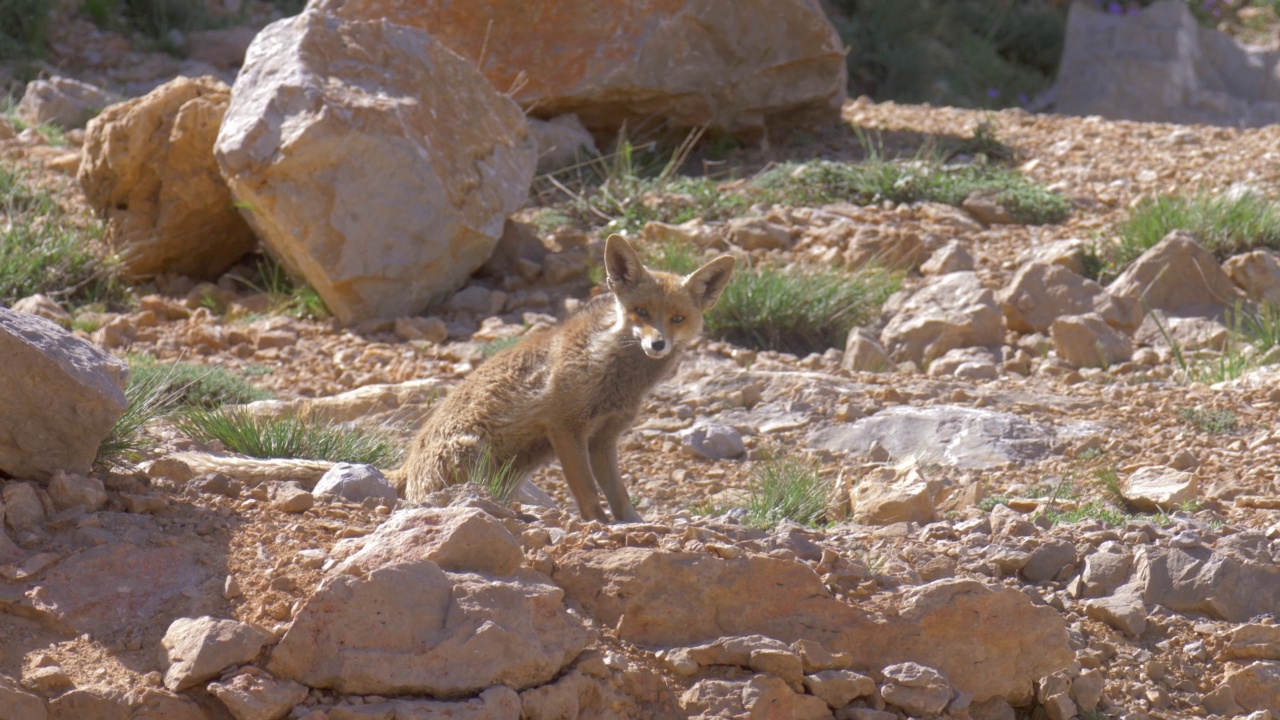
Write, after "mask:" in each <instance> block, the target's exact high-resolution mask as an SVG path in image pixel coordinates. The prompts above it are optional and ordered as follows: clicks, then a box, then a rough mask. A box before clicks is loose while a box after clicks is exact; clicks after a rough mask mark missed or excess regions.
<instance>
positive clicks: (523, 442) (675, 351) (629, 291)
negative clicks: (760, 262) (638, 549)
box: [397, 234, 734, 523]
mask: <svg viewBox="0 0 1280 720" xmlns="http://www.w3.org/2000/svg"><path fill="white" fill-rule="evenodd" d="M604 265H605V288H606V291H605V292H602V293H600V294H599V295H597V296H596V297H594V298H592V299H591V300H590V301H588V302H587V303H585V304H584V305H583V307H582V308H581V309H579V310H578V311H577V312H576V313H573V314H571V315H570V316H569V317H568V318H567V319H566V320H564V321H563V322H562V323H561V324H559V325H557V326H555V327H549V328H540V329H536V330H531V331H530V332H528V333H526V334H525V336H524V337H523V338H522V339H521V341H520V342H518V343H517V344H515V345H514V346H512V347H510V348H508V349H506V350H503V351H502V352H499V353H498V354H496V355H494V356H493V357H492V358H490V359H489V360H487V361H486V362H484V363H483V364H481V365H480V366H479V367H477V368H476V369H475V370H474V371H473V372H472V373H471V374H470V375H468V376H467V378H466V379H465V380H463V382H462V383H460V384H459V385H458V386H457V387H456V388H454V389H453V391H452V392H450V393H449V394H447V395H446V396H445V397H444V398H443V399H442V400H440V401H439V403H438V406H437V407H436V408H435V409H434V410H433V411H432V412H431V414H430V415H429V416H428V417H427V419H426V420H425V421H424V422H423V424H422V426H421V428H420V429H419V432H418V434H417V436H416V438H415V439H414V441H413V443H412V446H411V448H410V452H409V455H408V459H407V461H406V462H405V464H404V466H403V468H402V471H401V474H400V477H399V478H397V480H398V484H399V485H400V488H399V489H401V491H402V492H401V495H402V496H403V497H404V498H405V499H406V500H408V501H409V502H421V501H422V500H423V498H424V497H425V496H426V495H427V494H429V493H432V492H435V491H437V490H440V489H442V488H444V487H445V486H448V485H454V484H458V483H463V482H466V481H467V480H468V479H469V477H468V475H469V473H470V472H472V471H474V470H475V469H476V468H479V467H484V466H487V467H506V468H509V472H511V473H512V475H511V477H514V478H523V477H524V476H525V475H527V474H528V473H529V472H530V471H532V470H534V469H536V468H537V467H540V466H541V465H543V464H545V463H547V462H549V461H550V460H551V458H552V457H555V458H557V459H558V460H559V461H560V467H561V469H562V471H563V474H564V479H565V481H566V483H567V484H568V487H569V491H570V493H571V494H572V495H573V498H574V500H575V501H576V502H577V505H578V511H579V512H580V513H581V515H582V517H583V518H585V519H587V520H597V521H600V522H606V523H607V522H609V519H608V516H606V515H605V512H604V509H603V507H602V506H601V504H600V495H599V492H601V491H602V492H603V493H604V497H605V499H606V500H607V501H608V503H609V509H610V511H611V513H612V515H613V519H614V520H615V521H617V522H631V523H634V522H642V519H641V517H640V515H639V513H637V512H636V509H635V507H634V506H633V505H632V502H631V498H630V495H629V494H628V492H627V488H626V487H625V485H624V483H623V481H622V477H621V476H620V475H619V472H618V438H619V437H620V436H621V435H622V433H623V432H624V431H625V430H627V429H628V428H629V427H631V425H632V423H633V422H635V419H636V417H637V416H638V415H639V412H640V405H641V403H642V402H643V400H644V398H645V397H646V396H647V395H648V393H649V391H650V390H651V389H652V388H653V386H654V385H655V384H657V383H658V381H659V380H661V379H662V378H664V377H665V376H666V375H667V374H668V373H670V372H671V371H672V370H673V369H674V368H675V366H676V364H677V361H678V359H679V357H680V355H681V353H682V351H683V350H684V349H685V348H686V347H687V346H688V344H689V342H690V341H692V340H693V339H694V338H696V337H697V336H698V335H700V334H701V332H702V326H703V317H704V316H705V315H706V313H707V312H709V311H710V310H711V309H712V308H713V307H715V305H716V302H717V300H719V298H720V294H721V292H722V291H723V290H724V288H725V286H726V285H727V284H728V282H729V278H730V276H731V275H732V274H733V269H734V258H733V256H731V255H721V256H719V257H716V258H715V259H713V260H710V261H709V262H707V263H706V264H705V265H703V266H702V267H699V268H698V269H697V270H695V271H693V272H692V273H690V274H689V275H687V276H682V275H678V274H675V273H669V272H664V271H660V270H655V269H650V268H648V267H646V266H645V265H644V263H643V262H642V261H641V258H640V255H639V254H638V253H637V252H636V250H635V248H633V247H632V246H631V244H630V243H629V242H627V240H626V239H625V238H624V237H622V236H621V235H616V234H615V235H610V236H609V238H608V239H607V240H606V241H605V248H604Z"/></svg>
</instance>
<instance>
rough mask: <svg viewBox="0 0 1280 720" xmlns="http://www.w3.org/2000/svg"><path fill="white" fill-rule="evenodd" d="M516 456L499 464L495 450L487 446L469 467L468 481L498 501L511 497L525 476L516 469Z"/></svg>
mask: <svg viewBox="0 0 1280 720" xmlns="http://www.w3.org/2000/svg"><path fill="white" fill-rule="evenodd" d="M515 462H516V460H515V458H511V459H509V460H507V461H506V462H504V463H501V464H499V463H498V461H497V459H495V458H494V457H493V452H492V451H491V450H490V449H489V448H488V447H485V448H484V449H482V450H481V451H480V454H479V455H477V456H476V458H475V461H474V462H472V463H471V467H469V468H467V483H468V484H470V485H472V486H473V487H476V488H478V489H479V490H480V491H481V492H483V493H484V494H486V495H488V496H489V497H491V498H493V499H494V500H497V501H498V502H506V501H507V500H509V499H511V493H513V492H515V489H516V486H517V485H519V484H520V480H522V479H523V476H522V475H520V474H519V473H517V472H516V470H515Z"/></svg>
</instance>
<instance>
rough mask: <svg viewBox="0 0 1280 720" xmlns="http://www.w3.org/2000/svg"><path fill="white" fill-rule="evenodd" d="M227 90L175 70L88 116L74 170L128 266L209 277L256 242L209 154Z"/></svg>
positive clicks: (138, 271) (133, 270)
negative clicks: (165, 78) (166, 79)
mask: <svg viewBox="0 0 1280 720" xmlns="http://www.w3.org/2000/svg"><path fill="white" fill-rule="evenodd" d="M230 97H231V95H230V88H228V87H227V85H226V83H223V82H222V81H221V80H218V79H217V78H213V77H202V78H194V79H192V78H186V77H179V78H176V79H174V80H172V81H171V82H168V83H166V84H164V85H161V86H160V87H158V88H156V89H155V90H153V91H151V92H150V93H149V94H147V95H144V96H143V97H140V98H134V99H132V100H127V101H125V102H122V103H119V104H117V105H112V106H111V107H108V108H107V109H106V110H103V111H102V114H100V115H98V116H97V117H96V118H94V119H93V120H91V121H90V122H89V126H88V128H87V129H86V130H85V139H84V148H83V151H82V155H81V162H80V171H79V174H78V176H77V179H78V180H79V181H80V185H81V186H82V187H83V188H84V192H85V196H86V197H88V199H89V204H90V205H92V206H93V207H94V209H95V210H97V211H98V214H99V215H100V216H102V217H103V218H104V219H105V220H106V222H107V231H106V235H105V239H106V241H107V243H108V244H110V245H111V247H112V249H113V250H114V251H115V252H116V253H118V254H119V255H120V257H121V259H122V260H123V269H124V271H125V272H126V273H127V274H128V275H130V276H133V277H138V278H143V277H150V276H153V275H158V274H160V273H166V272H173V273H180V274H183V275H191V276H195V277H203V278H215V277H218V276H219V275H221V274H222V273H223V272H224V271H225V270H226V269H227V268H229V267H231V265H232V264H233V263H234V262H235V261H236V260H238V259H239V258H240V257H241V256H242V255H244V254H245V253H246V252H248V251H249V250H250V249H252V248H253V246H254V244H255V243H256V240H255V238H254V235H253V231H252V230H251V229H250V228H249V226H248V225H247V224H246V223H245V221H244V219H243V218H241V217H240V214H239V213H237V212H236V211H235V208H234V206H233V203H232V200H231V191H230V190H228V189H227V184H226V183H225V182H223V180H222V177H221V176H220V175H219V174H218V165H217V163H216V162H214V158H213V141H214V138H216V137H217V135H218V127H219V126H220V125H221V123H222V116H223V113H225V112H226V110H227V103H228V102H229V101H230Z"/></svg>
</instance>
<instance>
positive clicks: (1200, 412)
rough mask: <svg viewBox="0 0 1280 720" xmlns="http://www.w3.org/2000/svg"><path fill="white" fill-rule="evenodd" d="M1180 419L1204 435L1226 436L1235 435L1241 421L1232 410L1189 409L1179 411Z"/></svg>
mask: <svg viewBox="0 0 1280 720" xmlns="http://www.w3.org/2000/svg"><path fill="white" fill-rule="evenodd" d="M1178 418H1179V419H1180V420H1182V421H1183V422H1185V423H1187V424H1188V425H1191V426H1193V427H1194V428H1195V429H1197V430H1199V431H1200V432H1202V433H1208V434H1210V435H1225V434H1229V433H1233V432H1235V430H1236V426H1237V425H1238V424H1239V422H1240V420H1239V418H1237V417H1236V414H1235V413H1233V412H1231V411H1230V410H1215V409H1213V408H1199V407H1188V408H1182V409H1181V410H1179V411H1178Z"/></svg>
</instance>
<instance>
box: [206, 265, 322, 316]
mask: <svg viewBox="0 0 1280 720" xmlns="http://www.w3.org/2000/svg"><path fill="white" fill-rule="evenodd" d="M254 275H255V276H254V277H251V278H242V277H237V278H236V280H238V281H239V282H240V284H242V285H244V286H245V287H246V288H248V289H250V290H252V291H254V292H258V293H263V294H265V295H267V296H268V297H269V298H270V300H271V307H270V308H269V310H268V312H270V313H272V314H277V315H288V316H290V317H295V318H299V319H313V320H323V319H325V318H328V317H329V309H328V308H327V307H325V304H324V300H321V299H320V295H319V294H318V293H317V292H316V291H315V290H314V289H312V288H311V287H310V286H309V285H297V284H295V283H294V282H293V281H292V280H290V279H289V274H288V273H287V272H285V269H284V267H283V266H282V265H281V264H280V263H279V262H277V261H276V260H275V259H273V258H271V257H270V256H268V255H264V256H262V257H260V258H259V259H258V261H257V263H256V264H255V265H254ZM210 300H211V302H213V303H214V304H216V300H213V299H212V298H210Z"/></svg>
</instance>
